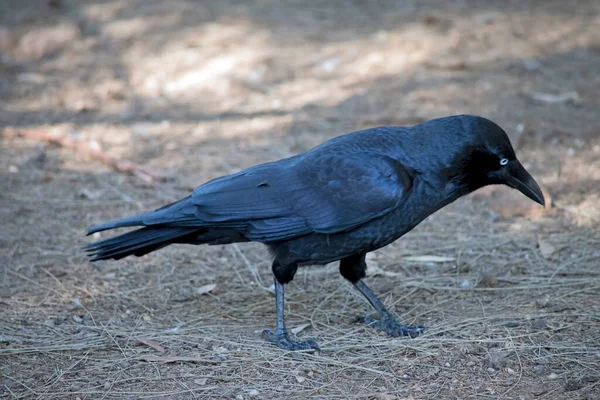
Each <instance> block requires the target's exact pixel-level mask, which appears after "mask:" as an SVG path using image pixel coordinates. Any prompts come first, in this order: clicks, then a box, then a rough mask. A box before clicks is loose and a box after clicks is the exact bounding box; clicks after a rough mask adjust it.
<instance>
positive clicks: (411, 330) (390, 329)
mask: <svg viewBox="0 0 600 400" xmlns="http://www.w3.org/2000/svg"><path fill="white" fill-rule="evenodd" d="M353 322H355V323H364V324H366V325H368V326H370V327H372V328H375V329H377V330H380V331H384V332H385V333H387V334H388V335H389V336H392V337H398V336H409V337H411V338H416V337H417V336H419V335H420V334H422V333H423V332H424V331H425V329H427V327H426V326H424V325H418V326H411V325H403V324H401V323H399V322H398V321H397V320H396V318H394V316H392V315H391V314H384V315H383V316H382V317H381V318H380V319H374V318H371V317H356V318H355V319H354V321H353Z"/></svg>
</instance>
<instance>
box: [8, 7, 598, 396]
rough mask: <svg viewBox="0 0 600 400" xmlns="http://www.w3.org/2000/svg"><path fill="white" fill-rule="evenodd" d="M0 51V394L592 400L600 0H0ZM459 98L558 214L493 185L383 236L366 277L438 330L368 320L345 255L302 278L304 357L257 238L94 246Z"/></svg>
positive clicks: (296, 289)
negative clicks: (203, 194)
mask: <svg viewBox="0 0 600 400" xmlns="http://www.w3.org/2000/svg"><path fill="white" fill-rule="evenodd" d="M0 57H1V58H0V99H1V102H0V125H1V126H0V128H2V130H3V132H4V133H5V134H6V135H4V138H3V139H2V140H1V142H0V143H1V148H0V174H1V176H2V178H1V180H0V202H1V209H0V218H1V220H2V230H1V231H0V249H1V253H0V265H1V269H0V397H2V398H7V399H12V398H14V399H19V398H37V399H51V398H69V399H76V398H79V399H96V398H104V399H123V398H126V399H145V398H171V399H187V398H215V399H249V398H257V399H263V398H264V399H282V398H289V399H299V398H321V399H324V398H328V399H329V398H331V399H354V398H361V399H362V398H370V399H395V398H400V399H423V398H444V399H446V398H461V399H462V398H493V399H500V398H504V399H512V398H514V399H581V398H587V399H598V398H600V299H599V294H600V269H599V268H598V264H599V262H600V229H599V225H600V139H599V137H600V128H599V122H600V118H599V114H598V112H599V110H600V2H598V1H592V0H590V1H559V0H556V1H549V0H547V1H525V0H523V1H521V0H520V1H475V0H472V1H441V0H427V1H397V2H393V1H386V0H381V1H360V0H354V1H341V0H327V1H325V0H323V1H306V2H303V1H275V0H255V1H239V2H235V1H232V0H219V1H192V0H188V1H185V0H174V1H168V2H167V1H159V0H130V1H125V0H120V1H118V0H105V1H96V2H94V1H85V0H62V1H61V0H53V1H49V0H45V1H41V0H3V1H2V2H1V4H0ZM455 113H473V114H481V115H484V116H487V117H490V118H492V119H493V120H495V121H497V122H498V123H499V124H500V125H501V126H503V127H504V128H505V129H506V130H507V131H508V132H509V133H510V135H511V137H512V139H513V142H514V143H515V146H516V147H517V151H518V154H519V156H520V158H521V159H522V160H523V161H524V163H525V164H526V166H527V167H528V168H529V170H530V171H531V172H532V173H533V175H534V176H535V177H536V178H537V179H538V181H539V182H540V183H541V184H542V185H543V186H544V188H545V190H546V192H547V193H548V195H549V196H550V197H551V199H552V207H551V208H550V209H548V210H545V211H544V210H540V209H539V208H536V207H535V206H534V205H531V204H530V202H529V201H527V199H525V198H524V197H523V196H521V195H520V194H518V193H515V192H513V191H511V190H510V189H507V188H492V189H486V190H483V191H480V192H479V193H477V194H474V195H471V196H469V197H467V198H465V199H461V200H460V201H458V202H456V203H455V204H453V205H451V206H449V207H447V208H446V209H444V210H442V211H441V212H439V213H438V214H436V215H435V216H433V217H431V218H430V219H428V220H427V221H426V222H424V223H423V224H422V225H421V226H419V227H418V228H417V229H415V230H414V231H413V232H411V233H410V234H408V235H406V237H404V238H402V239H401V240H399V241H398V242H397V243H394V244H393V245H391V246H389V247H388V248H385V249H382V250H380V251H378V252H376V254H375V257H374V258H373V259H372V261H371V267H372V268H371V269H370V274H371V277H370V278H369V279H368V282H369V283H370V284H371V285H372V286H373V288H374V289H375V290H376V291H377V292H378V293H380V294H381V296H382V298H383V299H384V300H385V303H386V304H388V305H389V306H391V307H392V308H394V309H395V311H396V312H397V313H398V314H401V315H403V316H404V317H405V319H406V320H407V321H408V322H409V323H424V324H427V325H429V326H430V327H431V328H430V330H429V331H428V332H427V334H425V335H424V336H423V337H421V338H417V339H414V340H410V339H406V338H399V339H390V338H387V337H385V336H382V335H380V334H377V333H375V332H373V331H372V330H370V329H368V328H365V327H363V326H358V325H353V324H352V323H351V321H352V319H353V317H354V316H355V315H357V314H364V313H365V312H370V309H369V307H368V306H367V305H366V304H365V302H364V301H363V300H362V299H361V298H360V297H359V296H357V295H356V293H354V292H353V290H352V288H351V287H350V285H349V284H347V283H345V282H344V281H343V279H342V278H341V277H340V276H339V274H338V273H337V271H336V268H337V266H336V265H331V266H328V267H326V268H320V269H317V268H312V269H311V268H309V269H305V270H302V271H301V272H300V273H299V274H298V275H297V278H296V280H295V281H294V282H293V283H292V284H291V285H290V286H289V288H288V290H287V293H286V294H287V303H286V308H287V316H288V323H289V326H290V327H291V328H298V330H301V331H300V332H298V336H299V337H314V338H315V339H316V340H317V341H318V342H319V343H320V344H321V346H322V348H323V351H322V353H320V354H312V355H311V354H291V353H288V352H284V351H280V350H278V349H276V348H274V347H272V346H270V345H268V344H266V343H265V342H263V340H262V339H261V337H260V335H259V332H260V331H261V329H263V328H265V327H273V325H274V299H273V297H272V296H271V295H270V293H269V292H267V291H265V290H263V289H262V287H264V286H267V287H268V286H269V284H270V282H271V278H270V273H269V259H268V256H267V254H266V253H265V251H264V249H263V248H262V247H261V246H258V245H240V246H238V247H232V246H230V247H210V248H208V247H184V246H179V247H171V248H168V249H165V250H163V251H160V252H157V253H154V254H151V255H149V256H146V257H143V258H139V259H134V258H132V259H126V260H122V261H120V262H106V263H97V264H95V265H92V264H91V263H90V262H88V261H87V260H86V258H85V256H84V254H83V252H82V251H81V250H80V248H81V246H82V245H84V244H86V243H88V242H89V240H90V239H89V238H86V237H85V236H84V234H85V229H86V228H87V227H88V226H90V225H92V224H94V223H98V222H101V221H104V220H107V219H110V218H117V217H121V216H125V215H129V214H131V213H137V212H139V211H142V210H147V209H152V208H154V207H157V206H160V205H162V204H164V203H165V202H167V201H171V200H175V199H177V198H180V197H182V196H184V195H186V194H187V193H188V189H189V188H191V187H194V186H196V185H197V184H200V183H202V182H204V181H206V180H208V179H210V178H213V177H216V176H219V175H222V174H225V173H231V172H234V171H236V170H238V169H239V168H242V167H246V166H249V165H252V164H255V163H259V162H264V161H269V160H274V159H278V158H281V157H284V156H288V155H291V154H294V153H297V152H300V151H304V150H306V149H309V148H311V147H312V146H314V145H316V144H318V143H320V142H321V141H323V140H325V139H327V138H330V137H333V136H336V135H338V134H341V133H344V132H348V131H351V130H356V129H360V128H363V127H368V126H376V125H385V124H388V125H389V124H395V125H402V124H413V123H416V122H419V121H422V120H424V119H428V118H433V117H438V116H442V115H448V114H455ZM15 130H16V131H20V130H21V131H22V130H26V131H35V132H45V133H48V134H52V135H56V137H63V138H64V137H66V138H72V139H76V140H81V141H82V142H83V143H88V144H89V143H91V145H90V146H92V147H93V146H101V147H102V148H103V149H104V151H105V152H106V153H107V154H109V155H111V156H114V157H118V158H123V159H129V160H132V161H134V162H136V163H138V164H140V165H143V166H144V167H146V168H148V169H150V170H152V171H155V172H157V173H161V174H165V175H167V176H168V177H170V179H169V180H167V181H165V182H157V183H153V184H148V183H145V182H144V181H143V180H141V179H139V177H136V176H129V175H126V174H123V173H120V172H116V171H114V170H112V169H110V168H109V167H107V166H106V165H103V164H101V163H98V162H96V161H93V160H90V158H89V157H88V156H87V155H85V154H83V153H81V152H74V151H71V150H67V149H59V148H56V147H52V146H47V145H44V144H43V143H40V142H37V141H34V140H27V139H23V138H16V137H14V136H10V135H9V133H11V132H13V133H14V132H15ZM422 256H439V257H446V258H447V260H448V261H446V262H433V261H432V260H427V259H423V258H422ZM407 257H421V258H420V259H419V258H417V261H415V260H414V259H413V260H411V259H408V258H407ZM211 284H214V285H216V286H215V287H214V288H213V289H212V290H210V291H209V292H208V293H204V294H202V292H206V291H208V289H210V287H207V286H205V285H211ZM199 289H200V290H199ZM166 361H172V362H170V363H167V362H166Z"/></svg>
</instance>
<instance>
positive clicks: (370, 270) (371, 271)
mask: <svg viewBox="0 0 600 400" xmlns="http://www.w3.org/2000/svg"><path fill="white" fill-rule="evenodd" d="M367 274H368V275H369V276H371V277H373V276H387V277H388V278H393V277H395V276H401V275H402V274H401V273H399V272H391V271H386V270H384V269H382V268H379V267H378V266H377V265H371V264H367Z"/></svg>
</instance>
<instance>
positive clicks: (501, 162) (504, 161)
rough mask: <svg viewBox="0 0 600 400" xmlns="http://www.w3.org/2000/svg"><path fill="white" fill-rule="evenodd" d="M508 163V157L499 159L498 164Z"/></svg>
mask: <svg viewBox="0 0 600 400" xmlns="http://www.w3.org/2000/svg"><path fill="white" fill-rule="evenodd" d="M506 164H508V158H503V159H502V160H500V165H506Z"/></svg>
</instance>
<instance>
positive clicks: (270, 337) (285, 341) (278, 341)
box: [262, 329, 321, 351]
mask: <svg viewBox="0 0 600 400" xmlns="http://www.w3.org/2000/svg"><path fill="white" fill-rule="evenodd" d="M262 336H263V337H264V338H265V339H266V340H267V342H270V343H273V344H275V345H276V346H277V347H279V348H280V349H283V350H291V351H296V350H313V351H321V348H320V347H319V345H318V344H317V342H315V340H314V339H308V340H306V341H305V342H298V341H296V340H292V339H290V337H289V336H288V335H287V333H285V334H280V335H277V334H275V333H273V332H271V331H270V330H269V329H265V330H264V331H263V332H262Z"/></svg>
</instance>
